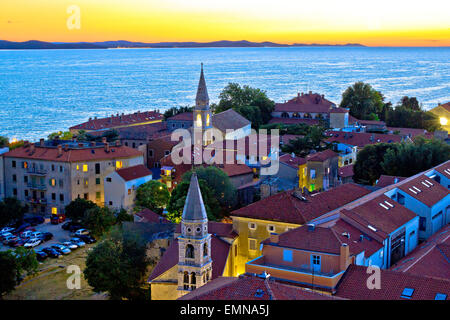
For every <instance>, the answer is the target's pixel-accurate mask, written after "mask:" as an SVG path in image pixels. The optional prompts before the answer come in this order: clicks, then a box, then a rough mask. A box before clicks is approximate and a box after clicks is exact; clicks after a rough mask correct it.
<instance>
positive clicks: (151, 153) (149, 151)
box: [148, 149, 153, 158]
mask: <svg viewBox="0 0 450 320" xmlns="http://www.w3.org/2000/svg"><path fill="white" fill-rule="evenodd" d="M148 156H149V157H150V158H153V150H152V149H150V150H148Z"/></svg>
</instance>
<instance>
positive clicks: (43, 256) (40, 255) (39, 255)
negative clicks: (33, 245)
mask: <svg viewBox="0 0 450 320" xmlns="http://www.w3.org/2000/svg"><path fill="white" fill-rule="evenodd" d="M35 252H36V259H37V260H38V261H44V260H45V259H47V257H48V254H47V253H45V252H44V251H42V250H38V251H35Z"/></svg>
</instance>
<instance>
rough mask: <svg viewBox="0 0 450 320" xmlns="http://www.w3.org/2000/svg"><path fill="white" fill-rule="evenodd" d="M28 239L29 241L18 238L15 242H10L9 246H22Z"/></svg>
mask: <svg viewBox="0 0 450 320" xmlns="http://www.w3.org/2000/svg"><path fill="white" fill-rule="evenodd" d="M27 241H28V240H27V239H21V238H18V240H16V241H13V242H10V244H9V246H10V247H14V248H17V247H21V246H23V245H24V244H25V243H26V242H27Z"/></svg>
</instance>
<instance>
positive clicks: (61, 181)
mask: <svg viewBox="0 0 450 320" xmlns="http://www.w3.org/2000/svg"><path fill="white" fill-rule="evenodd" d="M58 183H59V187H60V188H62V187H63V186H64V181H63V180H62V179H59V181H58Z"/></svg>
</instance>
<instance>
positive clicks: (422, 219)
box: [419, 217, 427, 231]
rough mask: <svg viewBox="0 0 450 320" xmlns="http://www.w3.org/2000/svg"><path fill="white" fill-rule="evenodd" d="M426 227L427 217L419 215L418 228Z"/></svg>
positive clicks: (424, 228)
mask: <svg viewBox="0 0 450 320" xmlns="http://www.w3.org/2000/svg"><path fill="white" fill-rule="evenodd" d="M426 229H427V218H426V217H419V230H420V231H425V230H426Z"/></svg>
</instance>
